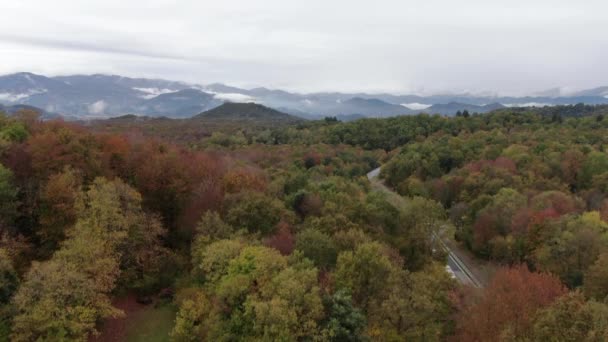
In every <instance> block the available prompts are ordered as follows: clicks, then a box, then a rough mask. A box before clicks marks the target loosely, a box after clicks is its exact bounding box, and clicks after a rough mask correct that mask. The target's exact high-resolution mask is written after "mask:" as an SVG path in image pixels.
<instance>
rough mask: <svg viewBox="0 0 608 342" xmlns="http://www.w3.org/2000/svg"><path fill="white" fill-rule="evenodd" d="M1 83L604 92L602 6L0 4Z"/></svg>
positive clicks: (379, 1)
mask: <svg viewBox="0 0 608 342" xmlns="http://www.w3.org/2000/svg"><path fill="white" fill-rule="evenodd" d="M0 13H2V16H1V20H0V74H6V73H12V72H16V71H31V72H35V73H42V74H46V75H57V74H73V73H87V74H90V73H113V74H120V75H125V76H140V77H158V78H166V79H172V80H183V81H188V82H196V83H202V84H207V83H212V82H223V83H227V84H232V85H237V86H245V87H249V86H260V85H261V86H267V87H274V88H284V89H289V90H296V91H321V90H322V91H327V90H336V91H372V92H373V91H389V92H394V93H426V94H428V93H436V92H446V91H450V92H460V91H471V92H476V93H479V92H489V93H499V94H514V95H521V94H526V93H531V92H535V91H540V90H545V89H548V88H554V87H563V88H565V89H567V90H568V89H581V88H591V87H596V86H600V85H608V1H607V0H597V1H596V0H571V1H560V0H509V1H496V0H460V1H454V0H418V1H411V0H400V1H398V0H395V1H390V0H374V1H359V0H242V1H233V0H214V1H208V0H182V1H168V0H86V1H85V0H73V1H68V0H52V1H50V0H39V1H34V0H2V1H0Z"/></svg>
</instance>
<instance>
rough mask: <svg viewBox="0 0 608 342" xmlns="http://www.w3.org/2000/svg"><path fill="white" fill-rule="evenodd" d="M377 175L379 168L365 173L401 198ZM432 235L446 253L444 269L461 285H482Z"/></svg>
mask: <svg viewBox="0 0 608 342" xmlns="http://www.w3.org/2000/svg"><path fill="white" fill-rule="evenodd" d="M379 175H380V168H377V169H374V170H372V171H370V172H369V173H368V174H367V179H369V181H370V182H372V183H376V184H378V185H379V186H378V189H379V190H380V191H384V192H388V193H390V194H393V195H396V196H398V198H400V199H401V200H403V198H402V197H401V196H400V195H398V194H396V193H395V192H394V191H392V190H391V189H389V188H388V187H386V186H384V184H382V182H381V181H380V179H379V177H378V176H379ZM433 235H434V236H433V238H434V239H436V240H437V241H439V245H440V246H441V248H443V250H445V252H446V253H447V255H448V263H447V265H446V270H447V271H448V272H449V273H450V274H452V275H453V276H454V277H455V278H456V279H457V280H458V281H459V282H460V283H461V284H463V285H470V286H474V287H483V283H481V282H480V281H479V280H478V279H477V278H476V277H475V275H474V274H473V273H472V272H471V270H470V267H469V266H467V264H466V263H465V261H463V260H462V259H461V258H459V257H458V255H456V253H454V251H452V249H451V248H450V247H449V246H448V245H447V244H446V243H445V241H443V239H441V238H440V237H439V236H438V235H437V234H436V233H433Z"/></svg>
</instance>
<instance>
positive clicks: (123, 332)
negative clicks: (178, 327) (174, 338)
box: [89, 295, 175, 342]
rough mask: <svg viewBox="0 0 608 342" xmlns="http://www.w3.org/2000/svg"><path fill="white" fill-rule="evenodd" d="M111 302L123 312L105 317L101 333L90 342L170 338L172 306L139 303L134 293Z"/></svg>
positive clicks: (172, 315) (155, 340)
mask: <svg viewBox="0 0 608 342" xmlns="http://www.w3.org/2000/svg"><path fill="white" fill-rule="evenodd" d="M113 304H114V307H116V308H118V309H120V310H122V311H123V312H124V313H125V315H124V316H123V317H120V318H112V319H108V320H106V321H105V322H104V324H103V326H102V327H101V329H100V334H99V335H98V336H96V337H92V338H90V339H89V342H110V341H111V342H117V341H125V342H139V341H141V342H143V341H146V342H164V341H169V333H170V332H171V329H172V328H173V322H174V319H175V309H174V308H173V307H172V306H171V305H168V304H161V305H153V304H150V305H144V304H141V303H138V302H137V300H136V298H135V296H134V295H129V296H126V297H122V298H119V299H116V300H115V301H114V302H113Z"/></svg>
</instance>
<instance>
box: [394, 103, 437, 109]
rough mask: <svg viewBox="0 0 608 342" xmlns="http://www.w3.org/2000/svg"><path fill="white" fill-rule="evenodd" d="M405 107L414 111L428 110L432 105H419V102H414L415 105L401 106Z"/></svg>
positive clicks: (404, 104)
mask: <svg viewBox="0 0 608 342" xmlns="http://www.w3.org/2000/svg"><path fill="white" fill-rule="evenodd" d="M401 105H402V106H403V107H407V108H409V109H413V110H419V109H427V108H429V107H430V106H432V105H429V104H424V103H418V102H413V103H402V104H401Z"/></svg>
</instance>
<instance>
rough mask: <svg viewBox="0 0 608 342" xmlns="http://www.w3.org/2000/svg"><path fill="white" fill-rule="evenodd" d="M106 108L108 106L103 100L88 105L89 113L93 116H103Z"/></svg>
mask: <svg viewBox="0 0 608 342" xmlns="http://www.w3.org/2000/svg"><path fill="white" fill-rule="evenodd" d="M107 107H108V104H107V103H106V102H105V101H104V100H99V101H97V102H95V103H93V104H91V105H89V113H90V114H94V115H99V114H103V113H104V112H105V110H106V108H107Z"/></svg>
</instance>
